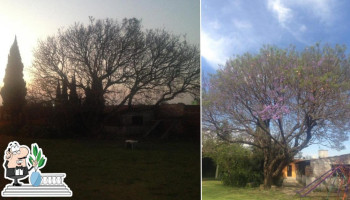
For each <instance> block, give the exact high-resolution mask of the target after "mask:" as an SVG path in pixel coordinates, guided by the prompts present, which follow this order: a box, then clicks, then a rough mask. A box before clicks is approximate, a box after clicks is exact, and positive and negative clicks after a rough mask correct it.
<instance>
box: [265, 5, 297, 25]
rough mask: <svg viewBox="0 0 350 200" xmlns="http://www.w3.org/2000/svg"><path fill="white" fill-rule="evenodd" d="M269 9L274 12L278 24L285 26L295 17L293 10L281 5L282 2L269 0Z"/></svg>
mask: <svg viewBox="0 0 350 200" xmlns="http://www.w3.org/2000/svg"><path fill="white" fill-rule="evenodd" d="M267 6H268V9H270V10H271V11H273V12H274V13H275V15H276V16H277V19H278V22H279V23H280V24H281V25H282V26H285V23H286V22H288V21H289V20H291V18H292V17H293V15H292V10H291V9H290V8H288V7H286V6H285V5H284V4H282V3H281V1H280V0H268V3H267Z"/></svg>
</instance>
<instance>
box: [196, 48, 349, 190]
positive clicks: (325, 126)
mask: <svg viewBox="0 0 350 200" xmlns="http://www.w3.org/2000/svg"><path fill="white" fill-rule="evenodd" d="M344 49H345V48H343V47H340V46H336V47H335V48H331V47H329V46H324V47H323V48H320V47H319V45H316V46H314V47H309V48H306V49H305V50H304V51H303V52H301V53H298V52H296V51H295V50H294V48H289V49H286V50H281V49H277V48H272V47H265V48H263V49H262V50H261V51H260V53H259V54H257V55H251V54H248V53H247V54H244V55H242V56H237V57H236V58H235V59H231V60H229V61H228V62H227V63H226V65H225V66H224V67H223V68H222V69H221V70H218V72H217V74H215V75H213V76H212V77H211V79H210V81H209V85H208V87H207V88H206V90H204V92H203V98H204V100H203V101H204V103H203V126H204V127H205V128H206V129H209V130H211V131H213V132H216V133H217V135H218V136H219V137H220V138H222V139H224V140H227V141H230V142H234V143H244V144H249V145H252V146H255V147H257V148H259V149H260V150H261V151H262V152H263V153H264V185H265V187H266V188H269V187H270V186H271V183H272V179H273V178H277V177H279V176H280V174H281V171H282V169H283V168H284V167H285V166H286V165H287V164H288V163H289V162H290V161H291V160H292V159H293V158H294V156H295V155H297V153H298V152H300V151H301V150H302V149H304V148H305V147H307V146H309V145H310V144H313V143H323V144H324V143H325V142H327V143H328V144H329V145H330V146H331V147H333V148H338V149H339V148H342V147H343V145H341V142H342V141H344V140H346V139H347V138H348V136H347V134H348V133H349V120H348V117H349V115H348V113H349V108H350V101H349V100H350V99H349V87H348V86H349V84H350V77H349V73H348V72H349V65H348V62H347V60H346V57H345V56H344Z"/></svg>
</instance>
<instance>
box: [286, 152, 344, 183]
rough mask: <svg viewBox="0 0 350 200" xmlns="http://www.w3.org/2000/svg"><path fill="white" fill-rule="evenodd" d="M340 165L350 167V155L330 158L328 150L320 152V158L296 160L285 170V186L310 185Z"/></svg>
mask: <svg viewBox="0 0 350 200" xmlns="http://www.w3.org/2000/svg"><path fill="white" fill-rule="evenodd" d="M339 164H345V165H350V154H344V155H340V156H332V157H328V151H327V150H319V158H317V159H308V160H295V161H293V162H292V163H290V164H289V165H288V166H287V167H285V169H284V170H283V176H284V182H283V184H284V185H288V184H289V183H291V182H293V183H294V182H295V183H300V184H302V185H304V186H305V185H309V184H310V183H312V182H313V181H315V180H316V179H317V178H318V177H320V176H322V175H323V174H324V173H325V172H327V171H329V170H331V169H333V168H334V167H335V166H337V165H339Z"/></svg>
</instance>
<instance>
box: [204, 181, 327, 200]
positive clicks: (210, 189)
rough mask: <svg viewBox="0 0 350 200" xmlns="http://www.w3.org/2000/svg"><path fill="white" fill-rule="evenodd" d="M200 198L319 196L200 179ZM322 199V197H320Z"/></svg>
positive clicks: (265, 199)
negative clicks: (227, 184) (229, 184)
mask: <svg viewBox="0 0 350 200" xmlns="http://www.w3.org/2000/svg"><path fill="white" fill-rule="evenodd" d="M202 199H203V200H219V199H220V200H225V199H230V200H232V199H239V200H271V199H274V200H294V199H295V200H296V199H302V200H309V199H319V198H309V197H307V198H300V197H299V196H296V195H293V194H285V193H283V192H282V191H280V190H276V191H271V190H270V191H261V190H259V188H236V187H230V186H225V185H223V184H222V183H221V182H220V181H216V180H205V181H202ZM321 199H322V198H321Z"/></svg>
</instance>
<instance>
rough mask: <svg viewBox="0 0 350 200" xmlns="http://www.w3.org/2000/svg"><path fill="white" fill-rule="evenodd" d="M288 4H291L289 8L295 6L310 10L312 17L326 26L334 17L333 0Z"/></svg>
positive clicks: (309, 0)
mask: <svg viewBox="0 0 350 200" xmlns="http://www.w3.org/2000/svg"><path fill="white" fill-rule="evenodd" d="M289 2H290V3H292V4H291V6H293V5H295V6H297V7H299V8H307V9H309V10H311V12H312V15H313V16H314V17H316V18H318V19H319V20H320V21H321V22H322V23H324V24H327V25H328V24H330V23H331V22H332V21H333V19H334V16H335V15H336V12H333V8H334V7H335V3H336V1H334V0H295V1H289Z"/></svg>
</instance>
